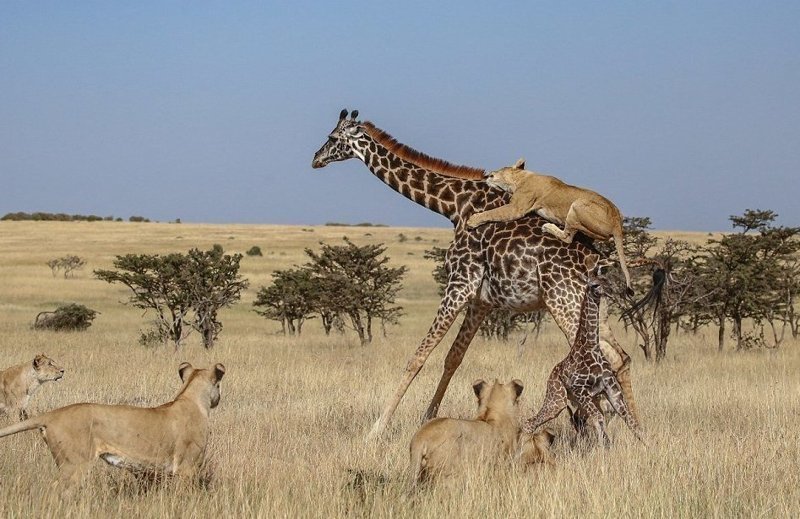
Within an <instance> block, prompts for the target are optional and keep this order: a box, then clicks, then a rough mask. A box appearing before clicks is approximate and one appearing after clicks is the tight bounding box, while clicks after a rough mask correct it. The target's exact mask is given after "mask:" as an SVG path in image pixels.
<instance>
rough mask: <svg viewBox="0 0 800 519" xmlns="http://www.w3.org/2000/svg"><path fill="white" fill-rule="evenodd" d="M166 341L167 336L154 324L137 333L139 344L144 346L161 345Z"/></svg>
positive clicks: (153, 346)
mask: <svg viewBox="0 0 800 519" xmlns="http://www.w3.org/2000/svg"><path fill="white" fill-rule="evenodd" d="M166 341H167V337H164V333H163V332H162V331H161V330H159V329H158V326H155V325H154V326H153V327H152V328H148V329H147V330H145V331H143V332H142V333H141V334H139V344H140V345H142V346H144V347H145V348H155V347H157V346H162V345H163V344H165V343H166Z"/></svg>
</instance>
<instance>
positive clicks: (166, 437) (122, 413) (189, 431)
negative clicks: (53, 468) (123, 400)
mask: <svg viewBox="0 0 800 519" xmlns="http://www.w3.org/2000/svg"><path fill="white" fill-rule="evenodd" d="M178 374H179V375H180V377H181V380H182V381H183V387H182V388H181V390H180V391H179V392H178V394H177V396H176V397H175V398H174V399H173V400H172V401H171V402H168V403H166V404H163V405H160V406H158V407H153V408H144V407H133V406H129V405H103V404H73V405H69V406H66V407H62V408H60V409H55V410H53V411H50V412H48V413H44V414H42V415H40V416H37V417H34V418H31V419H30V420H26V421H24V422H20V423H18V424H16V425H12V426H10V427H6V428H4V429H0V438H2V437H3V436H9V435H12V434H16V433H18V432H22V431H29V430H32V429H39V430H41V431H42V436H43V437H44V441H45V442H46V443H47V446H48V447H49V448H50V452H51V453H52V454H53V458H54V460H55V462H56V465H57V466H58V469H59V479H60V481H61V482H63V483H66V484H70V485H73V484H75V483H78V482H80V480H81V479H82V477H83V476H84V475H85V474H86V473H87V472H88V471H89V468H90V467H91V464H92V462H94V461H95V460H96V459H97V458H98V457H99V458H102V459H103V460H104V461H105V462H107V463H109V464H110V465H113V466H115V467H120V468H124V469H128V470H129V471H131V472H133V473H134V474H136V475H137V476H140V477H148V478H151V479H153V478H156V477H158V476H159V475H162V474H163V475H174V476H180V477H182V478H191V477H197V476H199V471H200V469H201V467H202V464H203V461H204V459H205V451H206V444H207V442H208V414H209V410H210V409H213V408H214V407H216V406H217V404H219V398H220V390H219V382H220V380H222V377H223V375H225V366H223V365H222V364H217V365H216V366H214V368H213V369H195V368H193V367H192V365H191V364H189V363H188V362H184V363H182V364H181V365H180V366H179V367H178Z"/></svg>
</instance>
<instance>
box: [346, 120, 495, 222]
mask: <svg viewBox="0 0 800 519" xmlns="http://www.w3.org/2000/svg"><path fill="white" fill-rule="evenodd" d="M353 150H354V151H355V153H356V155H357V156H358V157H359V158H360V159H361V160H362V161H363V162H364V164H366V166H367V167H368V168H369V170H370V171H372V174H373V175H375V176H376V177H378V178H379V179H380V180H381V181H382V182H383V183H385V184H386V185H387V186H389V187H391V188H392V189H394V190H395V191H397V192H398V193H400V194H401V195H403V196H404V197H406V198H408V199H409V200H413V201H414V202H416V203H417V204H419V205H421V206H423V207H427V208H428V209H430V210H431V211H434V212H436V213H439V214H441V215H442V216H444V217H446V218H448V219H449V220H450V221H452V222H453V223H458V222H459V221H460V220H462V219H464V218H465V217H466V216H469V215H470V214H472V213H473V212H475V210H476V208H478V209H477V210H484V209H485V208H488V207H489V205H490V202H489V201H494V200H497V203H496V205H501V204H502V203H504V201H503V196H502V194H500V192H499V191H497V190H494V189H493V188H491V187H489V186H488V185H487V184H486V183H485V182H479V181H476V180H470V179H463V178H454V177H448V176H444V175H441V174H439V173H436V172H434V171H431V170H429V169H426V168H424V167H422V166H418V165H416V164H413V163H411V162H409V161H407V160H404V159H402V158H400V157H399V156H398V155H396V154H395V153H393V152H392V151H391V150H389V149H387V148H386V147H384V146H382V145H381V144H380V143H379V142H377V141H375V140H374V139H372V138H371V137H369V136H368V135H365V136H364V137H363V138H361V139H359V140H358V141H356V143H355V144H354V145H353ZM498 195H499V196H498Z"/></svg>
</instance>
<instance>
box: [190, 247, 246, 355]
mask: <svg viewBox="0 0 800 519" xmlns="http://www.w3.org/2000/svg"><path fill="white" fill-rule="evenodd" d="M241 260H242V255H241V254H233V255H228V254H223V252H222V250H221V248H220V249H216V248H214V249H211V250H208V251H201V250H198V249H191V250H190V251H189V252H188V254H187V255H186V259H185V263H186V264H185V267H184V269H183V270H182V272H181V277H180V283H179V284H180V288H181V290H182V291H184V292H185V294H186V297H187V299H188V300H189V304H190V306H191V308H192V311H193V313H194V316H193V318H192V320H191V321H190V324H191V325H192V327H193V328H194V329H195V330H197V331H198V332H200V334H201V335H202V337H203V346H204V347H205V348H206V349H211V348H213V347H214V341H216V339H217V337H219V333H220V331H221V330H222V323H221V322H220V321H219V319H218V313H219V311H220V310H221V309H222V308H227V307H229V306H231V305H232V304H233V303H235V302H236V301H238V300H239V299H240V298H241V294H242V290H244V289H246V288H247V286H248V285H249V282H248V281H247V280H246V279H243V278H242V277H241V276H239V263H240V262H241Z"/></svg>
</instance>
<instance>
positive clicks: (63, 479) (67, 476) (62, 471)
mask: <svg viewBox="0 0 800 519" xmlns="http://www.w3.org/2000/svg"><path fill="white" fill-rule="evenodd" d="M91 466H92V463H91V462H90V461H84V462H80V463H71V462H64V463H62V464H61V465H59V467H58V480H57V481H56V483H57V484H58V485H62V486H64V487H66V488H71V487H75V486H77V485H79V484H80V482H81V481H82V480H83V478H84V477H85V476H86V474H88V472H89V469H90V468H91Z"/></svg>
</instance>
